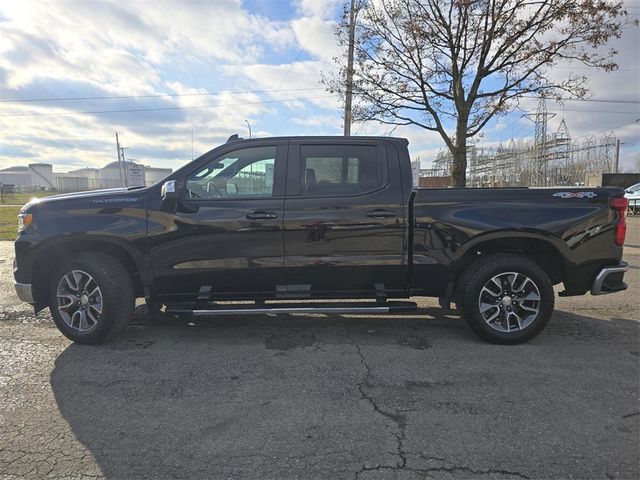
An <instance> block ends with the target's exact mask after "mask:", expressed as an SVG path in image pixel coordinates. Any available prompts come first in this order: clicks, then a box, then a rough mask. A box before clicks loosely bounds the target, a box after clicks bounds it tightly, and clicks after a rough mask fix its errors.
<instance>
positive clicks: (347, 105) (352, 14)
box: [344, 0, 356, 137]
mask: <svg viewBox="0 0 640 480" xmlns="http://www.w3.org/2000/svg"><path fill="white" fill-rule="evenodd" d="M355 20H356V9H355V0H351V7H350V9H349V45H348V47H347V88H346V92H345V96H344V136H345V137H349V136H350V135H351V97H352V95H353V43H354V41H355V33H356V25H355V24H356V21H355Z"/></svg>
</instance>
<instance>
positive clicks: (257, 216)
mask: <svg viewBox="0 0 640 480" xmlns="http://www.w3.org/2000/svg"><path fill="white" fill-rule="evenodd" d="M247 218H248V219H249V220H272V219H274V218H278V214H277V213H275V212H265V211H262V210H259V211H256V212H251V213H247Z"/></svg>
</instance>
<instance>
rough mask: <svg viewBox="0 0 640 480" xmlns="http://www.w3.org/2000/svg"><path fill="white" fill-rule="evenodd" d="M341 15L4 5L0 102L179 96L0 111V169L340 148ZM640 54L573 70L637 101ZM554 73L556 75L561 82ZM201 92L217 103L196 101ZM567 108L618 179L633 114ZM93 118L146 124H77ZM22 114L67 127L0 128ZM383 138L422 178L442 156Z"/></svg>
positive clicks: (188, 5) (506, 133)
mask: <svg viewBox="0 0 640 480" xmlns="http://www.w3.org/2000/svg"><path fill="white" fill-rule="evenodd" d="M341 4H342V2H340V1H339V0H291V2H290V3H287V2H284V1H283V2H273V3H270V4H269V6H268V8H264V7H260V8H259V9H258V10H259V12H260V13H258V10H256V9H255V8H254V9H250V2H244V1H241V0H216V1H215V2H199V1H194V2H178V3H176V2H173V1H169V0H157V1H154V2H153V3H149V2H146V1H129V2H121V1H117V0H104V1H100V2H86V1H84V0H58V1H56V2H4V3H2V4H1V5H0V92H1V93H0V97H1V98H2V99H5V100H6V99H20V98H22V99H24V98H45V97H46V98H62V97H94V96H114V95H115V96H121V95H158V94H163V93H169V94H180V95H184V96H176V97H170V96H163V97H159V98H145V97H139V98H128V99H109V100H81V101H69V102H53V101H49V102H37V103H36V102H32V103H0V132H1V133H0V135H1V136H2V139H3V141H2V146H1V147H0V168H1V167H5V166H9V165H12V164H16V163H20V162H22V163H26V162H28V161H46V162H52V163H55V165H56V170H61V169H64V168H67V167H73V168H76V167H79V166H102V165H104V164H106V163H108V162H110V161H113V160H115V139H114V132H116V131H118V132H119V134H120V138H121V141H122V142H123V144H124V145H125V146H127V147H129V148H130V149H129V150H128V151H127V155H129V156H131V157H132V158H136V159H138V160H139V161H142V162H144V163H146V164H155V165H159V166H171V167H173V168H176V167H177V166H180V165H182V164H183V163H184V162H186V161H188V160H189V159H190V158H191V132H192V131H193V138H194V142H193V150H194V153H195V155H196V156H197V155H198V154H200V153H204V152H205V151H207V150H209V149H211V147H213V146H215V145H216V144H219V143H221V142H224V141H225V140H226V138H227V137H228V136H229V135H230V134H232V133H242V132H246V123H245V120H248V121H249V122H250V123H251V126H252V128H253V130H254V132H253V133H254V135H260V136H265V135H271V134H274V133H275V134H283V133H290V134H340V133H341V130H342V104H341V103H340V102H339V101H338V99H337V98H336V97H335V96H331V95H329V94H328V93H327V92H326V91H325V88H324V86H323V85H322V84H321V83H320V78H321V72H325V73H330V72H335V68H336V67H335V65H334V63H333V61H332V58H333V57H335V56H339V55H341V54H342V48H340V47H339V46H338V44H337V40H336V38H335V36H334V33H333V30H334V27H335V24H336V21H338V19H339V15H340V13H341V10H340V6H341ZM639 43H640V37H639V36H638V29H635V30H633V29H630V30H626V31H625V36H624V37H623V38H622V39H621V40H619V41H616V42H614V43H613V44H612V46H613V47H614V48H617V49H618V50H619V51H620V52H621V53H620V55H619V59H620V64H621V67H622V68H621V70H620V71H618V72H614V73H612V74H604V73H600V72H597V71H593V70H579V71H580V72H584V73H585V74H587V75H588V76H589V84H590V86H591V88H592V91H593V96H594V98H604V99H610V100H611V99H620V100H626V99H630V98H638V96H639V95H640V92H639V91H638V89H637V85H638V80H639V73H638V68H639V66H638V58H637V45H638V44H639ZM561 67H562V68H557V69H555V70H553V71H552V74H554V75H564V74H566V73H567V72H568V70H567V68H565V67H566V65H564V66H561ZM263 90H288V91H271V92H260V91H263ZM249 91H253V93H251V92H249ZM209 92H217V93H216V94H215V95H192V94H207V93H209ZM185 94H187V95H185ZM522 105H523V108H525V109H527V110H529V111H533V110H535V108H536V101H535V100H534V99H524V100H523V102H522ZM549 108H550V109H554V111H555V112H556V113H557V114H558V115H557V117H556V118H555V119H552V120H551V121H550V129H555V128H556V127H557V122H559V119H560V118H561V111H562V107H561V106H558V105H555V104H553V103H552V102H549ZM564 108H565V118H566V120H567V123H568V125H569V129H570V131H571V133H572V134H573V135H574V136H579V135H584V134H587V133H589V132H597V131H601V130H606V129H612V128H615V129H616V133H617V134H618V136H619V137H620V138H621V140H622V141H623V142H624V143H625V145H623V149H622V154H621V155H622V162H623V165H624V166H625V168H626V167H627V166H630V165H631V162H632V161H635V157H634V155H635V156H637V148H638V146H639V145H638V144H639V143H640V134H639V131H638V130H639V129H640V122H639V123H638V124H630V123H629V122H633V120H635V119H636V118H638V117H640V114H638V116H634V109H635V111H637V104H635V105H633V104H629V105H623V104H606V103H605V104H597V103H577V102H567V103H566V104H565V107H564ZM149 109H166V110H149ZM169 109H173V110H169ZM96 110H146V111H139V112H129V113H124V112H112V113H93V114H87V115H79V114H78V112H85V111H96ZM574 110H575V111H574ZM594 110H615V111H617V112H619V111H626V112H629V113H625V114H620V113H604V112H596V111H594ZM30 112H31V113H62V114H65V115H60V116H29V117H8V116H1V115H10V114H16V113H30ZM69 113H72V114H73V115H67V114H69ZM521 113H522V112H515V113H513V114H511V115H509V116H507V117H502V118H500V119H499V120H497V121H496V122H493V123H491V124H489V125H488V126H487V128H486V129H485V131H484V134H485V136H484V138H483V139H481V142H487V143H491V142H496V141H499V140H501V139H504V141H508V137H510V136H511V135H513V136H515V137H530V136H532V135H533V123H532V122H530V121H528V120H526V119H523V118H521V117H520V115H521ZM625 123H627V124H626V125H624V126H623V124H625ZM391 130H392V127H389V126H386V125H381V124H378V123H376V122H368V123H366V124H356V125H354V126H353V128H352V131H353V132H354V133H356V134H359V135H385V134H390V133H391ZM392 134H393V135H394V136H403V137H407V138H409V140H410V149H411V153H412V157H416V156H418V155H419V156H420V157H421V159H422V160H423V164H424V165H425V166H426V165H427V164H428V163H429V162H430V160H432V159H433V158H434V157H435V154H436V153H437V150H438V149H439V148H441V147H442V145H443V144H442V141H441V139H440V137H439V135H438V134H437V133H434V132H429V131H426V130H422V129H419V128H416V127H401V128H398V129H396V130H395V131H393V133H392ZM634 148H635V149H636V150H635V154H634V153H633V152H634V150H633V149H634Z"/></svg>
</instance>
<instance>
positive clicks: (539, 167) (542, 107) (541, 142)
mask: <svg viewBox="0 0 640 480" xmlns="http://www.w3.org/2000/svg"><path fill="white" fill-rule="evenodd" d="M523 116H524V117H526V118H528V119H529V120H532V121H533V122H534V124H535V126H536V128H535V137H534V144H533V148H534V152H533V160H534V165H533V168H532V169H531V185H532V186H537V187H541V186H546V185H548V183H549V172H548V165H547V162H548V160H549V155H548V153H549V152H548V146H547V125H548V122H549V119H550V118H553V117H555V116H556V114H555V113H549V112H548V111H547V100H546V99H545V98H544V97H540V100H539V101H538V108H537V109H536V112H535V113H525V114H524V115H523Z"/></svg>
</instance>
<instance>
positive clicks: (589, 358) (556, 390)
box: [0, 219, 640, 479]
mask: <svg viewBox="0 0 640 480" xmlns="http://www.w3.org/2000/svg"><path fill="white" fill-rule="evenodd" d="M637 220H640V219H630V222H629V223H630V225H629V241H628V243H629V247H628V248H627V249H626V255H625V257H626V259H627V260H628V261H629V262H630V263H631V264H632V266H633V268H632V269H631V270H630V272H629V273H628V276H627V280H628V282H629V284H630V288H629V290H627V291H626V292H624V293H621V294H617V295H611V296H606V297H590V296H589V297H588V296H585V297H574V298H559V299H558V301H557V304H556V308H557V309H556V313H555V315H554V318H553V320H552V321H551V322H550V324H549V326H548V328H547V329H546V331H545V332H544V333H543V334H542V335H540V336H539V337H538V338H536V339H535V340H533V341H532V342H530V343H528V344H525V345H520V346H513V347H503V346H495V345H489V344H486V343H482V342H480V341H479V340H478V339H476V338H475V337H474V336H473V335H472V334H471V333H470V332H469V330H467V329H466V328H465V327H464V325H463V323H462V321H461V320H460V319H459V318H458V316H457V315H455V313H451V312H449V313H447V312H443V311H442V310H440V309H438V308H436V307H435V305H436V302H435V301H433V300H424V301H421V302H420V311H419V312H418V313H417V314H412V315H394V316H388V317H373V316H363V315H359V316H355V315H352V316H347V315H344V316H339V315H331V316H326V315H315V316H311V315H307V316H294V315H289V316H268V315H261V316H255V317H238V318H232V317H222V318H219V319H206V320H198V321H197V322H195V323H187V322H185V321H170V322H169V321H165V322H164V323H163V322H162V321H161V319H160V318H157V319H154V320H155V321H154V322H152V319H150V318H149V317H147V316H146V314H145V313H144V307H139V308H138V309H137V313H136V317H135V319H134V322H133V325H132V326H131V327H130V328H129V330H128V331H127V332H126V333H125V334H124V335H123V336H121V337H120V338H118V339H116V340H115V341H113V342H112V343H110V344H107V345H103V346H79V345H73V344H71V343H70V342H69V341H67V340H66V339H65V338H64V337H62V335H60V334H59V333H58V332H57V330H56V329H55V328H54V327H53V326H52V324H51V322H50V319H49V315H48V313H47V312H41V313H40V314H39V315H38V316H37V317H36V316H34V315H33V314H32V313H31V312H30V311H29V309H28V308H26V307H25V306H22V305H20V304H19V302H18V301H17V299H16V298H15V296H14V294H13V292H12V287H11V278H10V271H11V262H12V244H11V243H8V242H4V243H2V244H1V245H0V282H1V283H0V477H2V478H14V477H15V478H18V477H20V478H22V477H30V478H42V477H43V476H50V477H70V478H84V477H87V478H89V477H91V478H94V477H107V478H114V479H120V478H151V477H153V478H173V477H179V478H225V479H226V478H256V479H288V478H296V479H297V478H300V479H313V478H318V479H320V478H322V479H328V478H331V479H335V478H338V479H341V478H350V479H352V478H359V479H387V478H398V479H412V478H444V479H454V478H455V479H457V478H493V479H507V478H514V479H520V478H532V479H533V478H624V479H627V478H628V479H636V478H638V477H639V458H638V452H639V445H638V439H639V423H640V408H639V393H640V392H639V384H638V382H639V378H640V366H639V360H640V359H639V350H640V347H639V333H640V328H639V325H640V324H639V322H638V317H639V316H640V295H639V294H640V289H639V286H640V269H639V266H640V238H639V233H640V222H639V221H637ZM158 323H160V324H158Z"/></svg>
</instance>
